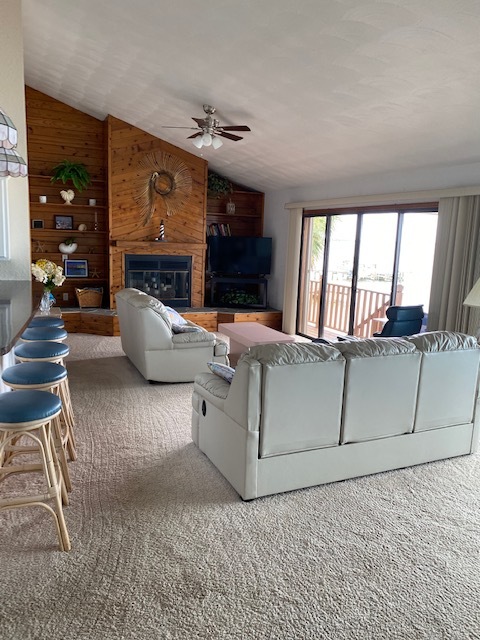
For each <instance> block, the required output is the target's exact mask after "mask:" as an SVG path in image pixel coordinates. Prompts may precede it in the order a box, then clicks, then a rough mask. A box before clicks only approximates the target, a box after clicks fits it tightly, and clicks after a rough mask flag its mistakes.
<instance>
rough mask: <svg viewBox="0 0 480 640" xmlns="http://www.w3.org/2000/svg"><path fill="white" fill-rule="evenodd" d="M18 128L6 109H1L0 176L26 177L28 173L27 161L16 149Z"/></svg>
mask: <svg viewBox="0 0 480 640" xmlns="http://www.w3.org/2000/svg"><path fill="white" fill-rule="evenodd" d="M17 138H18V135H17V129H16V127H15V125H14V124H13V122H12V120H11V119H10V118H9V117H8V116H7V114H6V113H5V111H3V110H2V109H0V177H1V178H8V177H9V176H10V177H11V178H19V177H20V178H24V177H25V176H26V175H27V163H26V162H25V160H24V159H23V158H22V157H21V156H19V155H18V153H17V152H16V151H15V148H16V146H17Z"/></svg>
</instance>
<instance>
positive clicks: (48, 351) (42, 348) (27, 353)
mask: <svg viewBox="0 0 480 640" xmlns="http://www.w3.org/2000/svg"><path fill="white" fill-rule="evenodd" d="M13 352H14V354H15V358H16V359H17V360H18V361H19V362H56V363H57V364H64V358H66V357H67V356H68V354H69V353H70V348H69V346H68V344H65V342H55V341H50V340H37V341H35V342H20V343H19V344H17V345H16V346H15V347H14V351H13Z"/></svg>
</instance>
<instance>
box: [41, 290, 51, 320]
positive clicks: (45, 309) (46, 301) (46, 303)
mask: <svg viewBox="0 0 480 640" xmlns="http://www.w3.org/2000/svg"><path fill="white" fill-rule="evenodd" d="M54 304H55V298H54V297H53V293H52V292H51V291H50V290H49V289H44V290H43V295H42V298H41V300H40V305H39V309H40V311H41V312H42V313H45V314H47V313H50V309H51V308H52V306H53V305H54Z"/></svg>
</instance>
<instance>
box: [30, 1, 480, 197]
mask: <svg viewBox="0 0 480 640" xmlns="http://www.w3.org/2000/svg"><path fill="white" fill-rule="evenodd" d="M23 13H24V44H25V81H26V83H27V84H28V85H30V86H31V87H33V88H35V89H38V90H40V91H43V92H45V93H47V94H48V95H50V96H53V97H55V98H57V99H59V100H62V101H63V102H66V103H67V104H70V105H72V106H74V107H76V108H78V109H81V110H82V111H85V112H86V113H89V114H91V115H93V116H96V117H97V118H100V119H103V118H104V117H105V116H106V115H107V114H112V115H113V116H116V117H117V118H120V119H122V120H125V121H127V122H129V123H131V124H133V125H136V126H137V127H140V128H142V129H144V130H146V131H148V132H150V133H152V134H154V135H156V136H158V137H160V138H162V139H163V140H167V141H168V142H170V143H172V144H175V145H177V146H178V147H181V148H182V149H186V150H187V151H190V152H191V153H193V154H196V155H202V153H203V157H205V158H206V159H207V160H208V162H209V166H210V167H211V168H212V169H215V170H217V171H218V172H220V173H222V174H224V175H226V176H228V177H229V178H231V179H232V180H235V181H236V182H239V183H240V184H245V185H248V186H251V187H254V188H258V189H260V190H262V191H268V190H272V189H279V188H287V187H295V186H301V185H306V184H314V183H318V184H321V183H326V182H328V181H331V180H335V181H338V180H347V179H349V178H353V177H359V176H363V175H365V176H367V175H371V174H375V173H380V172H385V171H397V170H404V169H412V168H423V167H439V166H446V165H460V164H468V163H471V162H472V163H473V162H478V161H480V135H479V124H480V122H479V113H480V84H479V79H480V37H479V34H480V2H479V0H372V1H371V2H366V1H364V0H203V1H200V0H171V2H168V3H167V2H165V1H162V0H136V1H135V2H132V0H115V1H113V0H110V2H106V1H105V0H103V1H102V0H75V2H74V1H73V0H23ZM204 103H208V104H211V105H213V106H215V107H216V108H217V114H216V115H217V117H218V118H219V120H220V123H221V124H224V125H232V124H247V125H248V126H250V128H251V129H252V131H251V132H250V133H245V135H244V139H243V140H241V141H239V142H232V141H229V140H225V143H224V145H223V147H221V148H220V149H219V150H217V151H215V150H213V149H212V148H207V149H203V150H198V149H196V148H195V147H194V146H193V144H192V142H191V140H187V139H186V138H187V136H188V135H190V134H191V133H193V132H191V131H188V130H187V129H185V130H184V129H165V128H162V127H163V126H164V125H176V126H185V127H189V126H195V124H194V122H193V120H191V117H192V116H195V117H198V118H202V117H204V115H205V114H204V113H203V108H202V105H203V104H204Z"/></svg>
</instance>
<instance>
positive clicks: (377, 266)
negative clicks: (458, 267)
mask: <svg viewBox="0 0 480 640" xmlns="http://www.w3.org/2000/svg"><path fill="white" fill-rule="evenodd" d="M436 225H437V208H436V205H434V206H432V205H421V206H417V207H412V208H410V207H409V208H408V209H402V210H399V209H390V210H389V209H388V208H385V209H382V210H381V209H378V208H377V209H372V210H366V209H364V210H362V211H357V210H348V211H341V212H337V211H335V212H333V211H332V212H311V213H308V214H305V216H304V223H303V236H302V255H301V273H300V287H299V291H300V295H299V299H298V313H297V331H298V333H300V334H302V335H305V336H308V337H312V338H315V337H325V338H330V339H332V338H333V339H335V338H336V337H337V336H339V335H346V334H350V335H355V336H357V337H369V336H371V335H372V334H373V333H374V332H376V331H381V329H382V326H383V324H384V322H385V312H386V309H387V308H388V307H389V306H391V305H392V304H404V305H407V304H423V305H424V309H425V311H426V312H427V311H428V302H429V294H430V282H431V276H432V264H433V251H434V246H435V236H436Z"/></svg>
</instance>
